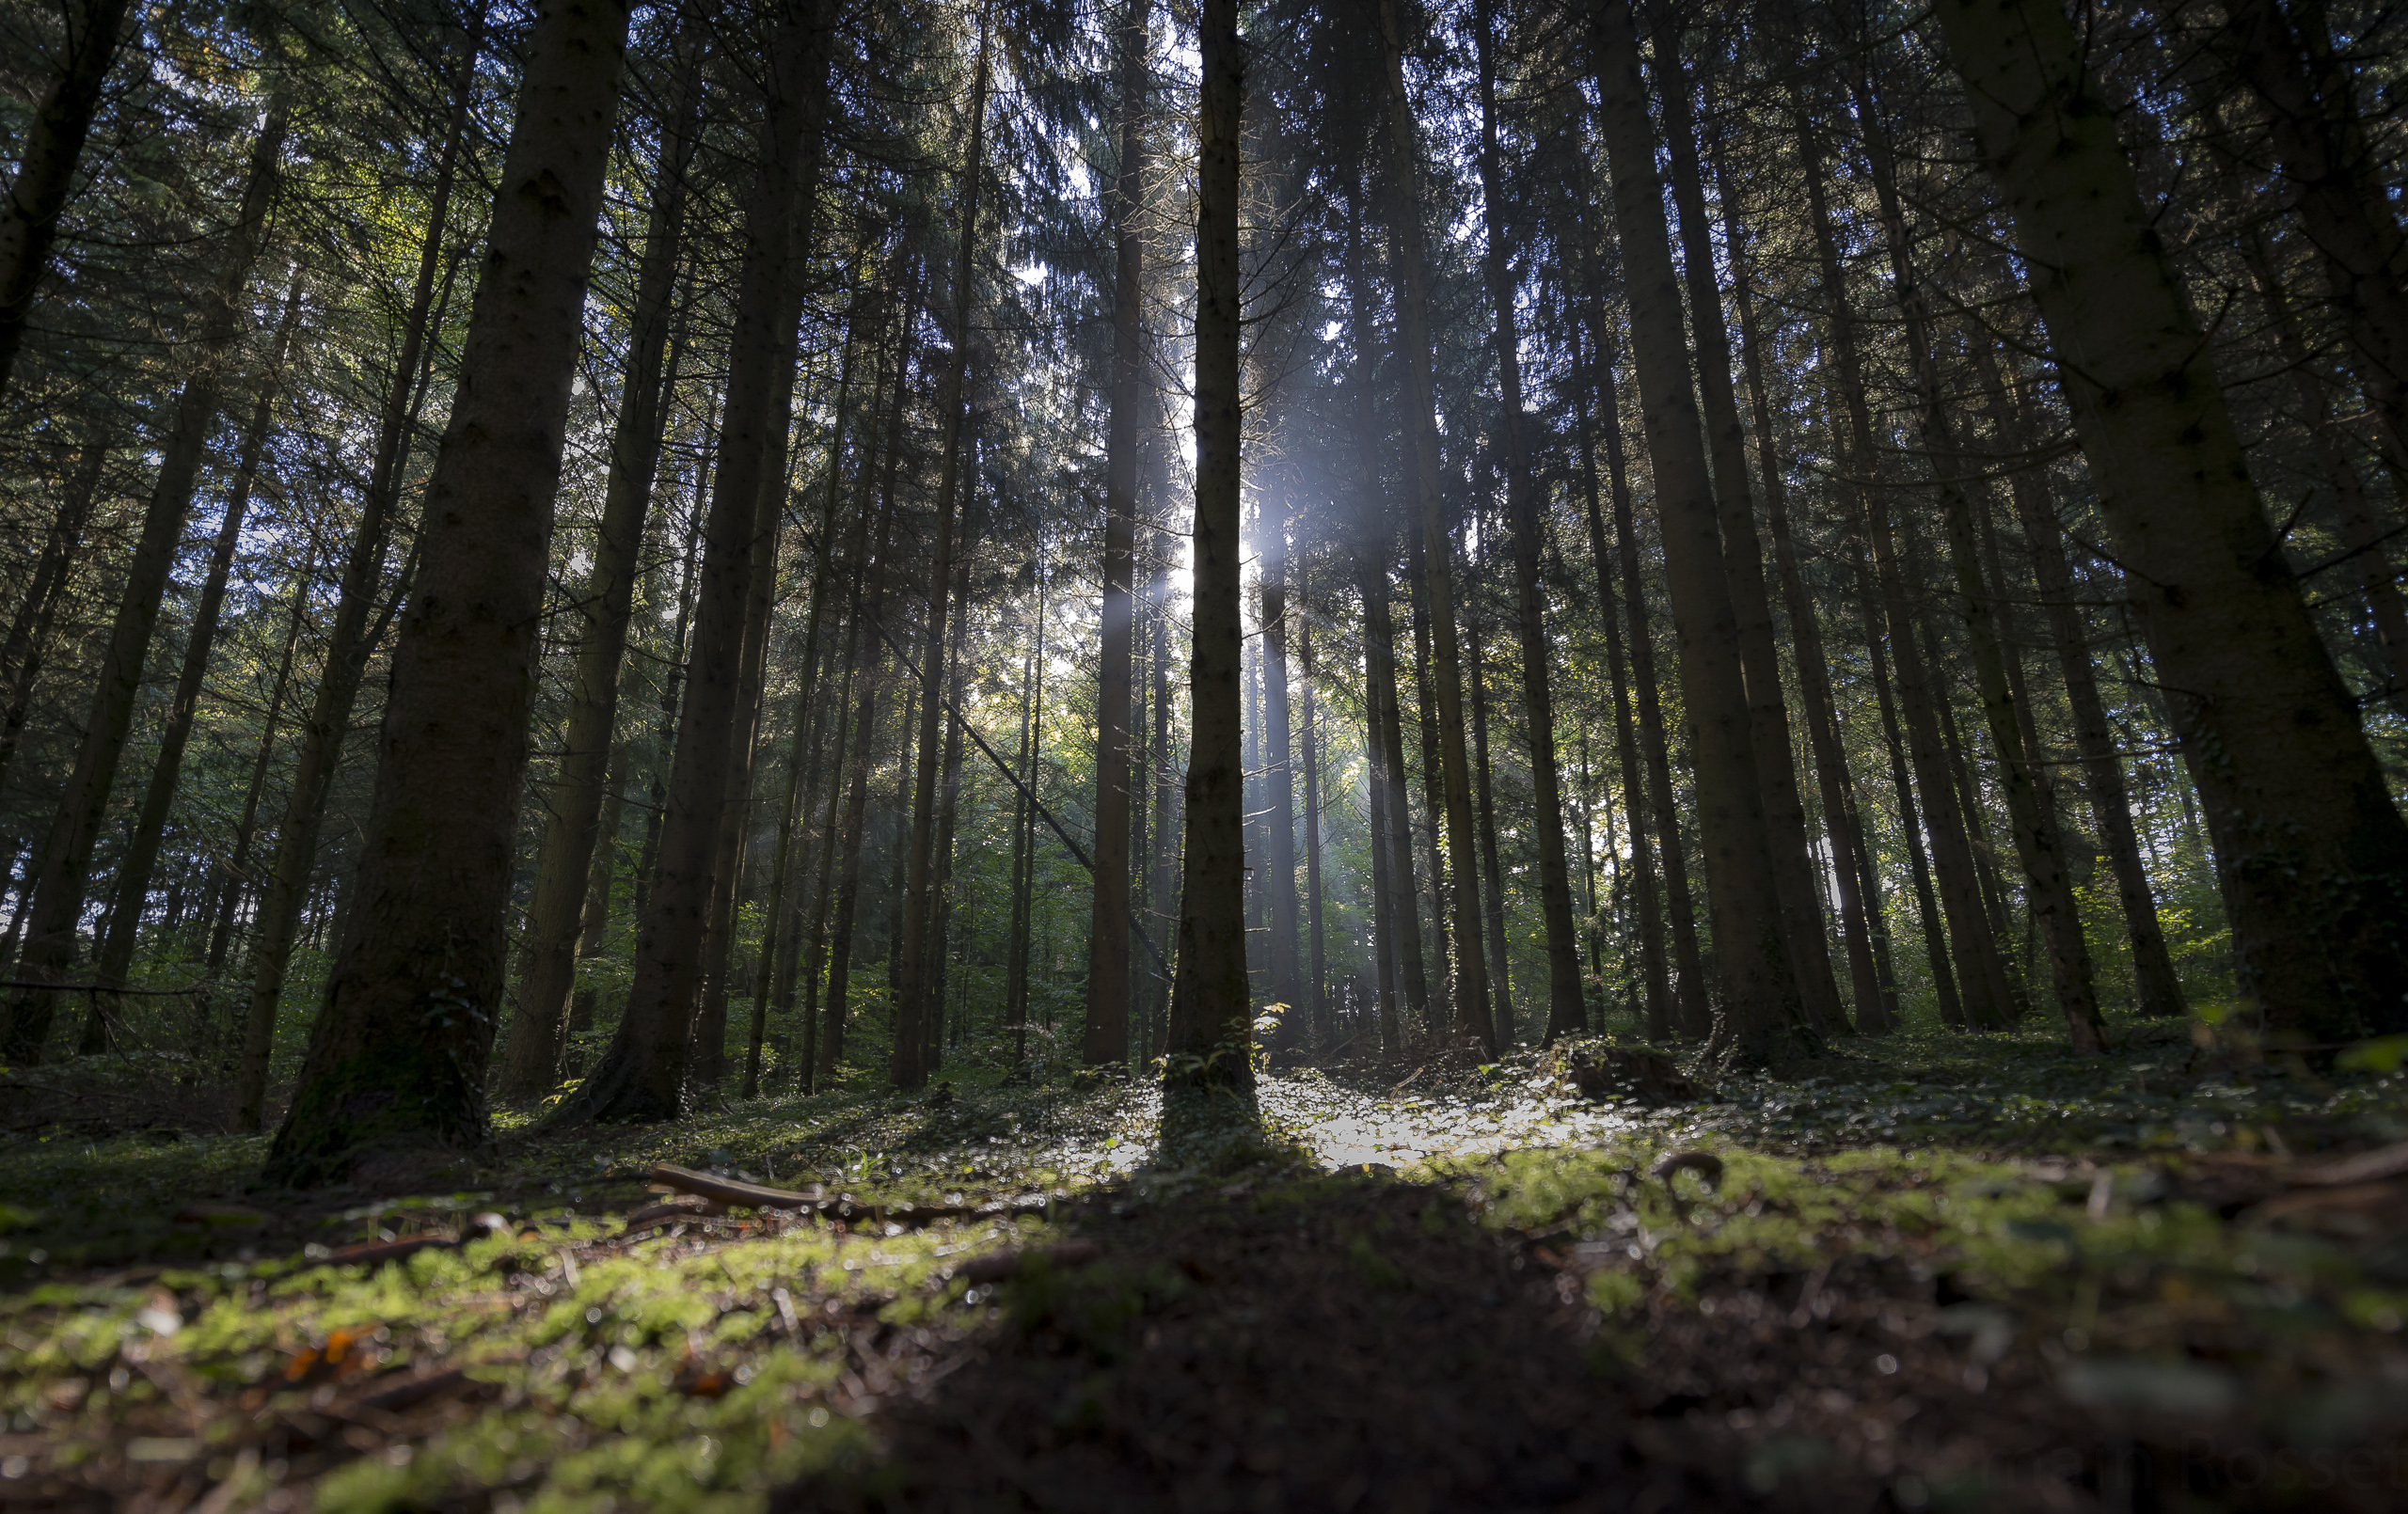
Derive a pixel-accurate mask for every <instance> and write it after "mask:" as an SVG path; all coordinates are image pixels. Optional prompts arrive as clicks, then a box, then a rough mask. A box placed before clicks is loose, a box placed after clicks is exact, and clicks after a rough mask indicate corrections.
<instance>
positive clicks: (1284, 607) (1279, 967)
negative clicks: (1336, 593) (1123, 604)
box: [1261, 520, 1304, 1046]
mask: <svg viewBox="0 0 2408 1514" xmlns="http://www.w3.org/2000/svg"><path fill="white" fill-rule="evenodd" d="M1287 579H1288V551H1287V542H1286V528H1285V526H1284V524H1283V523H1281V522H1279V521H1277V520H1270V521H1265V522H1263V523H1262V578H1261V586H1262V654H1261V666H1262V746H1263V753H1262V788H1263V796H1262V797H1263V801H1264V802H1263V805H1262V809H1263V811H1264V814H1263V817H1262V820H1263V826H1262V828H1263V832H1264V840H1265V841H1266V842H1267V843H1268V844H1267V845H1265V846H1264V847H1263V849H1262V874H1261V876H1262V881H1263V887H1264V891H1265V893H1266V894H1267V896H1268V899H1269V903H1270V906H1271V997H1272V999H1273V1000H1274V1001H1276V1002H1278V1003H1282V1004H1285V1005H1287V1006H1288V1017H1286V1018H1284V1019H1282V1020H1281V1022H1280V1033H1279V1039H1280V1042H1281V1044H1283V1045H1290V1046H1292V1045H1293V1044H1294V1043H1295V1041H1296V1039H1297V1037H1298V1034H1299V1032H1300V1030H1301V1026H1300V1024H1299V1022H1298V1020H1297V1018H1296V1012H1297V1011H1298V1010H1299V1009H1301V1008H1302V1007H1303V1004H1302V1001H1303V999H1304V984H1303V982H1302V975H1303V964H1302V962H1301V961H1300V960H1299V959H1300V958H1301V956H1302V955H1303V952H1302V946H1303V942H1302V941H1301V940H1300V939H1299V938H1300V936H1301V935H1302V932H1301V931H1300V930H1299V928H1298V910H1297V907H1296V769H1295V762H1294V752H1295V743H1294V732H1293V730H1292V729H1291V719H1290V716H1291V711H1290V708H1289V704H1288V581H1287Z"/></svg>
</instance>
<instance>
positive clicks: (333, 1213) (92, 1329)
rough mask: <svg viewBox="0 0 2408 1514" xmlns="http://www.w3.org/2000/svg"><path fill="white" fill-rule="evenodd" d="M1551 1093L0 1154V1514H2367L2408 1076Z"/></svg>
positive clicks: (1343, 1074) (863, 1097)
mask: <svg viewBox="0 0 2408 1514" xmlns="http://www.w3.org/2000/svg"><path fill="white" fill-rule="evenodd" d="M1582 1052H1583V1049H1580V1048H1571V1049H1564V1050H1563V1052H1562V1053H1561V1054H1525V1055H1523V1056H1520V1057H1518V1058H1514V1059H1510V1060H1508V1061H1507V1062H1505V1063H1502V1064H1497V1065H1488V1066H1473V1065H1434V1066H1429V1067H1417V1066H1414V1065H1404V1066H1399V1067H1386V1068H1380V1069H1377V1070H1376V1071H1374V1070H1373V1069H1370V1068H1354V1069H1336V1068H1333V1069H1329V1070H1326V1071H1315V1070H1299V1071H1292V1072H1286V1073H1281V1074H1275V1075H1266V1076H1265V1078H1264V1079H1263V1080H1262V1094H1261V1105H1262V1112H1263V1119H1264V1125H1265V1128H1266V1131H1267V1133H1268V1135H1269V1138H1270V1143H1269V1144H1268V1145H1267V1146H1266V1147H1265V1148H1264V1149H1263V1150H1262V1151H1261V1153H1260V1154H1259V1156H1258V1157H1257V1159H1254V1160H1252V1161H1251V1162H1250V1163H1248V1164H1245V1165H1243V1166H1240V1167H1236V1168H1230V1167H1228V1166H1226V1165H1224V1166H1222V1167H1219V1168H1215V1169H1210V1170H1207V1169H1180V1168H1178V1167H1175V1166H1170V1165H1166V1164H1164V1162H1163V1161H1161V1160H1160V1159H1158V1157H1157V1154H1156V1153H1155V1152H1154V1150H1153V1136H1154V1125H1155V1122H1156V1121H1157V1119H1158V1118H1159V1103H1158V1099H1157V1096H1155V1095H1154V1093H1153V1092H1152V1091H1151V1090H1150V1089H1149V1088H1148V1087H1146V1086H1144V1085H1142V1084H1137V1083H1132V1082H1127V1081H1123V1080H1112V1079H1105V1080H1094V1081H1089V1082H1085V1083H1084V1084H1073V1083H1070V1082H1059V1081H1057V1082H1043V1083H1033V1084H1019V1085H1014V1084H994V1083H973V1082H971V1081H970V1080H961V1081H959V1082H956V1083H947V1084H942V1085H940V1087H939V1088H938V1089H937V1090H935V1091H934V1092H932V1093H930V1094H929V1095H927V1096H922V1097H917V1098H909V1099H907V1098H900V1097H896V1096H892V1095H888V1094H884V1093H881V1092H877V1091H873V1090H871V1089H868V1088H866V1087H853V1088H848V1089H844V1090H840V1091H838V1092H836V1093H832V1094H829V1095H823V1096H818V1097H816V1098H812V1099H797V1098H789V1099H783V1100H768V1101H763V1102H760V1103H755V1104H744V1105H737V1106H732V1107H731V1108H729V1109H728V1110H726V1111H724V1112H719V1113H714V1114H711V1115H708V1116H705V1117H704V1118H700V1119H698V1120H696V1121H693V1122H690V1123H689V1124H687V1125H684V1126H679V1127H657V1128H642V1129H632V1130H624V1131H606V1132H600V1133H590V1132H589V1133H580V1134H578V1135H576V1136H572V1137H558V1136H551V1135H547V1134H542V1133H538V1132H535V1131H533V1130H532V1129H531V1128H529V1127H528V1125H527V1124H526V1123H525V1122H524V1121H523V1120H522V1121H517V1122H515V1123H512V1124H510V1125H508V1126H507V1127H506V1128H504V1130H503V1131H502V1132H501V1134H500V1136H499V1139H498V1141H497V1143H496V1144H495V1147H494V1149H493V1150H492V1151H491V1152H489V1153H486V1154H484V1155H483V1156H481V1157H478V1158H475V1159H464V1160H463V1161H462V1162H461V1163H460V1165H458V1166H457V1167H456V1168H453V1169H450V1170H447V1171H444V1172H440V1173H436V1174H435V1175H433V1179H432V1180H430V1181H429V1182H428V1183H427V1184H425V1185H424V1187H425V1188H426V1190H427V1191H423V1192H418V1193H405V1194H368V1193H349V1194H335V1195H313V1196H303V1195H294V1194H279V1193H264V1192H250V1191H246V1189H245V1187H244V1184H245V1181H246V1177H247V1175H248V1173H249V1172H250V1171H251V1170H253V1169H254V1168H255V1165H256V1163H257V1160H258V1156H259V1148H258V1143H256V1142H254V1141H244V1140H240V1139H235V1138H196V1139H188V1140H183V1141H177V1142H162V1141H159V1140H158V1139H156V1137H155V1135H154V1134H153V1133H150V1132H129V1133H127V1134H125V1135H122V1136H119V1137H114V1138H111V1137H107V1136H104V1135H99V1134H95V1133H94V1132H92V1131H90V1130H88V1129H86V1130H82V1131H77V1132H62V1133H55V1134H53V1135H52V1136H51V1137H50V1138H49V1139H46V1140H45V1139H40V1138H36V1139H30V1140H24V1141H20V1142H16V1143H11V1146H10V1149H9V1151H8V1161H7V1162H5V1163H0V1171H5V1174H6V1175H5V1176H0V1246H5V1247H6V1248H7V1250H6V1253H5V1254H0V1287H4V1288H5V1289H6V1292H5V1296H0V1414H5V1415H6V1424H5V1426H0V1505H6V1506H10V1507H14V1506H33V1507H54V1508H62V1509H71V1508H111V1507H114V1508H129V1509H134V1508H139V1509H161V1510H165V1509H211V1510H224V1509H233V1508H252V1507H257V1508H277V1509H305V1508H307V1509H325V1510H387V1509H418V1508H424V1509H452V1508H459V1509H495V1510H506V1509H513V1508H517V1509H547V1510H548V1509H561V1510H570V1509H578V1510H583V1509H596V1510H598V1509H608V1508H627V1509H639V1508H640V1509H671V1510H675V1509H711V1510H717V1509H731V1510H735V1509H745V1510H751V1509H761V1508H766V1507H782V1508H784V1507H791V1508H806V1507H809V1508H818V1507H832V1508H844V1507H860V1508H871V1507H878V1508H907V1507H908V1508H956V1507H958V1508H972V1507H980V1508H984V1507H995V1506H1036V1507H1048V1508H1056V1507H1058V1508H1066V1509H1069V1508H1084V1507H1093V1508H1099V1509H1101V1508H1115V1509H1119V1508H1130V1509H1139V1508H1153V1507H1160V1508H1165V1509H1168V1508H1180V1509H1191V1508H1196V1509H1200V1508H1215V1507H1227V1508H1241V1507H1243V1508H1263V1507H1299V1508H1303V1507H1314V1508H1318V1507H1323V1506H1327V1507H1333V1508H1367V1509H1369V1508H1379V1509H1389V1508H1394V1509H1409V1508H1416V1507H1425V1508H1475V1507H1476V1508H1489V1507H1494V1508H1509V1507H1510V1508H1565V1509H1573V1508H1600V1509H1607V1508H1610V1509H1624V1508H1628V1509H1650V1510H1669V1509H1677V1508H1723V1507H1759V1506H1766V1507H1777V1506H1798V1507H1814V1508H1854V1507H1861V1508H1868V1509H1871V1508H1899V1509H1916V1508H1925V1507H1929V1508H1940V1509H1960V1508H1961V1509H1979V1508H2002V1509H2004V1508H2067V1509H2086V1508H2101V1509H2104V1508H2117V1509H2121V1508H2135V1507H2167V1508H2171V1507H2201V1508H2258V1507H2268V1508H2272V1507H2292V1506H2316V1507H2330V1508H2368V1509H2375V1508H2390V1507H2396V1506H2399V1505H2400V1502H2401V1501H2402V1497H2403V1490H2408V1456H2403V1450H2408V1438H2404V1436H2403V1432H2408V1349H2403V1345H2402V1341H2401V1336H2400V1330H2401V1321H2402V1318H2403V1316H2408V1222H2404V1221H2403V1217H2408V1205H2403V1204H2402V1203H2401V1200H2402V1199H2403V1198H2408V1146H2401V1145H2400V1142H2401V1140H2402V1138H2403V1136H2408V1128H2403V1125H2402V1112H2403V1111H2402V1101H2401V1098H2400V1089H2401V1079H2400V1075H2399V1074H2398V1072H2397V1071H2396V1070H2383V1069H2368V1070H2363V1071H2360V1072H2357V1073H2334V1072H2330V1071H2318V1070H2314V1069H2310V1068H2307V1067H2305V1066H2302V1065H2295V1064H2294V1065H2285V1064H2284V1063H2282V1062H2281V1061H2280V1060H2279V1059H2277V1060H2275V1061H2272V1062H2259V1061H2252V1060H2249V1059H2245V1058H2244V1059H2237V1060H2236V1059H2234V1058H2232V1057H2230V1056H2229V1055H2226V1053H2225V1052H2224V1051H2222V1050H2219V1049H2214V1048H2199V1047H2190V1046H2185V1045H2182V1044H2178V1043H2171V1042H2169V1043H2167V1044H2164V1045H2162V1046H2147V1047H2143V1048H2139V1049H2133V1048H2128V1049H2127V1051H2126V1052H2125V1053H2124V1054H2123V1055H2122V1056H2121V1057H2120V1058H2118V1059H2111V1061H2110V1062H2109V1064H2107V1065H2103V1066H2102V1065H2099V1064H2097V1063H2088V1064H2083V1063H2080V1062H2077V1061H2075V1060H2074V1059H2070V1058H2067V1057H2064V1056H2061V1055H2056V1054H2053V1053H2052V1050H2051V1049H2049V1048H2048V1047H2047V1046H2046V1044H2045V1043H2038V1044H2027V1038H2023V1037H1994V1038H1985V1039H1981V1040H1972V1039H1966V1038H1957V1037H1947V1036H1933V1037H1924V1038H1915V1037H1900V1038H1897V1039H1895V1040H1893V1041H1891V1042H1889V1043H1886V1044H1866V1045H1861V1046H1854V1047H1850V1048H1847V1049H1845V1050H1844V1051H1842V1052H1841V1053H1840V1054H1839V1055H1836V1056H1834V1057H1831V1058H1830V1059H1827V1060H1826V1061H1825V1062H1823V1063H1821V1064H1818V1065H1814V1066H1813V1067H1812V1068H1811V1069H1810V1071H1811V1074H1812V1075H1811V1076H1808V1077H1805V1078H1795V1077H1793V1078H1790V1079H1787V1080H1778V1079H1770V1078H1762V1079H1746V1080H1725V1081H1723V1082H1722V1083H1721V1084H1720V1085H1719V1087H1715V1088H1713V1089H1711V1090H1709V1091H1707V1092H1706V1093H1705V1095H1704V1096H1703V1097H1701V1098H1698V1099H1695V1100H1691V1101H1676V1102H1671V1103H1668V1104H1661V1105H1657V1106H1653V1107H1651V1106H1647V1105H1642V1104H1640V1103H1637V1102H1635V1101H1631V1100H1624V1099H1608V1100H1607V1101H1604V1102H1596V1101H1592V1100H1591V1099H1589V1098H1587V1097H1585V1096H1582V1095H1581V1094H1580V1093H1579V1091H1578V1087H1577V1084H1576V1079H1575V1077H1574V1076H1573V1064H1574V1063H1575V1062H1576V1059H1577V1058H1578V1056H1580V1055H1581V1054H1582ZM1400 1085H1402V1086H1400ZM663 1164H668V1165H670V1166H673V1167H679V1168H684V1169H687V1170H689V1171H690V1172H691V1173H693V1174H696V1175H700V1177H701V1178H703V1179H707V1180H711V1181H714V1182H716V1183H717V1184H718V1185H720V1187H721V1190H724V1191H734V1190H735V1187H736V1186H737V1185H744V1184H752V1185H756V1186H760V1187H768V1188H775V1189H783V1190H788V1191H816V1197H815V1202H814V1203H813V1204H812V1205H811V1206H809V1207H808V1208H807V1209H805V1210H801V1211H797V1210H794V1209H777V1208H753V1207H747V1206H741V1205H735V1204H723V1203H721V1202H719V1201H718V1200H717V1199H716V1198H714V1197H711V1196H707V1195H702V1194H695V1193H687V1192H680V1191H676V1188H675V1186H674V1185H673V1184H655V1183H652V1182H651V1181H649V1177H650V1175H651V1173H652V1171H653V1169H654V1168H655V1167H657V1166H661V1165H663Z"/></svg>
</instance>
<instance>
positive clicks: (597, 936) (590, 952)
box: [577, 741, 627, 957]
mask: <svg viewBox="0 0 2408 1514" xmlns="http://www.w3.org/2000/svg"><path fill="white" fill-rule="evenodd" d="M626 795H627V744H626V742H624V741H621V742H615V743H613V744H612V745H611V748H610V766H609V767H608V768H606V769H605V770H604V772H603V775H602V813H601V815H600V817H599V818H598V819H596V820H595V822H594V866H593V867H592V868H591V869H590V870H589V871H588V872H587V874H586V880H585V909H584V912H583V915H582V917H581V918H582V923H581V925H580V927H579V931H578V942H577V954H578V956H579V957H596V956H600V955H601V954H602V946H603V940H604V938H606V937H607V936H608V935H609V934H610V884H611V880H612V878H613V875H615V874H616V873H617V871H618V861H619V823H620V820H621V817H622V816H623V815H624V814H625V813H626V810H625V805H626Z"/></svg>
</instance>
